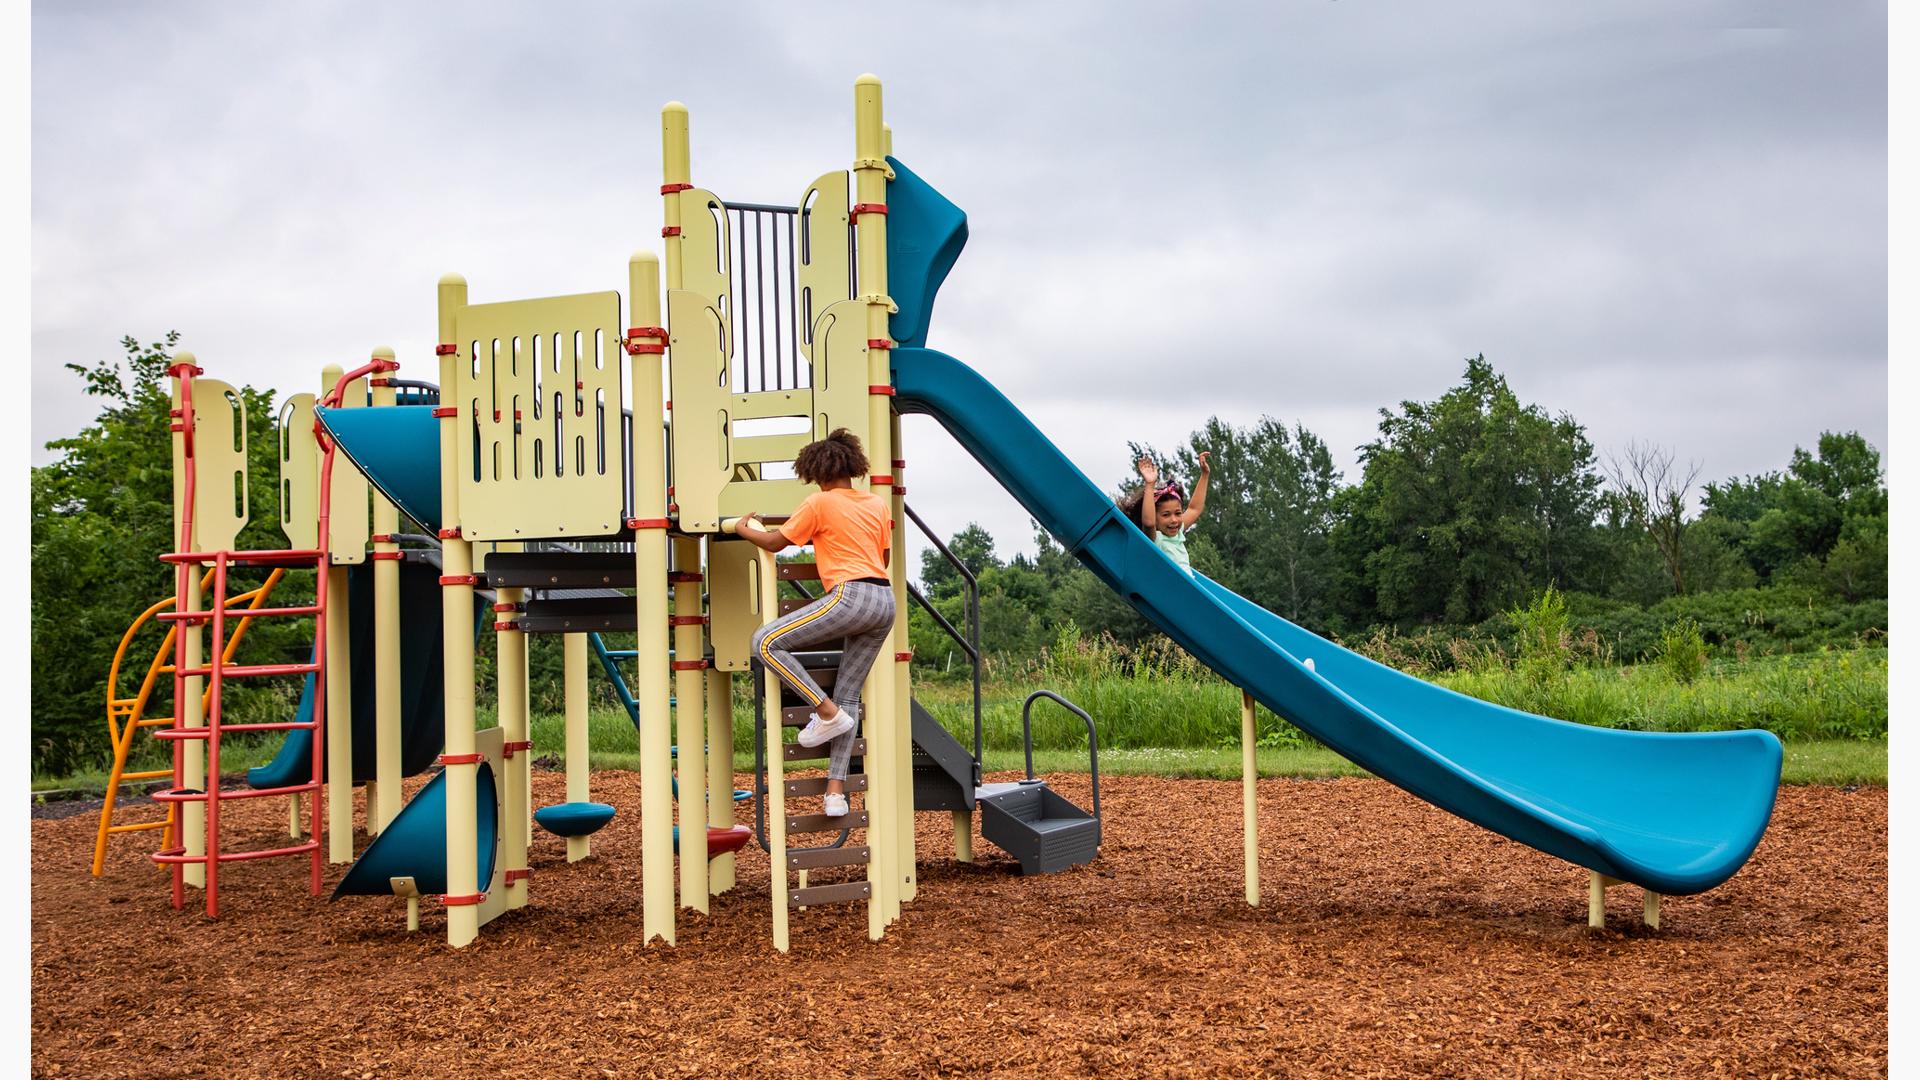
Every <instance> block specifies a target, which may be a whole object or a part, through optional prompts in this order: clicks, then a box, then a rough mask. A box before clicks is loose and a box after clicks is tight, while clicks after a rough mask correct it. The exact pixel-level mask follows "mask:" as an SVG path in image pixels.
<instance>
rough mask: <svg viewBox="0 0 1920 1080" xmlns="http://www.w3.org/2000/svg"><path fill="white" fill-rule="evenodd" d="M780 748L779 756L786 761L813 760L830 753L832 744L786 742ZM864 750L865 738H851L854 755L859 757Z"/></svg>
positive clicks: (865, 748) (865, 750)
mask: <svg viewBox="0 0 1920 1080" xmlns="http://www.w3.org/2000/svg"><path fill="white" fill-rule="evenodd" d="M780 749H781V755H780V756H781V758H782V759H784V760H786V761H813V760H816V759H819V758H823V757H827V756H829V755H831V754H832V753H833V744H832V743H821V744H820V745H819V746H801V745H800V744H799V743H787V744H786V745H784V746H782V747H781V748H780ZM866 752H867V740H865V739H855V740H853V756H854V757H860V756H862V755H864V754H865V753H866Z"/></svg>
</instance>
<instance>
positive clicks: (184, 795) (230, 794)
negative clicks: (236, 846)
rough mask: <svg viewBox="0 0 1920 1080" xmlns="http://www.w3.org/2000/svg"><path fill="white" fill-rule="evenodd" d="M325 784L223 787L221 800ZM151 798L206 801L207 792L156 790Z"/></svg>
mask: <svg viewBox="0 0 1920 1080" xmlns="http://www.w3.org/2000/svg"><path fill="white" fill-rule="evenodd" d="M325 786H326V782H325V781H321V782H320V783H317V784H316V783H313V782H311V781H309V782H307V783H304V784H289V785H288V786H286V787H274V788H251V789H249V788H232V789H228V788H222V789H220V801H221V802H226V801H228V800H229V799H264V798H266V797H267V796H269V795H297V794H300V793H302V792H307V791H319V790H320V789H321V788H323V787H325ZM151 798H152V799H153V801H154V802H170V803H188V802H206V801H207V793H206V792H204V791H198V790H194V789H191V788H187V789H179V788H176V789H175V790H173V791H156V792H154V793H153V795H152V796H151Z"/></svg>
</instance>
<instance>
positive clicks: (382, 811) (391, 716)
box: [296, 345, 400, 834]
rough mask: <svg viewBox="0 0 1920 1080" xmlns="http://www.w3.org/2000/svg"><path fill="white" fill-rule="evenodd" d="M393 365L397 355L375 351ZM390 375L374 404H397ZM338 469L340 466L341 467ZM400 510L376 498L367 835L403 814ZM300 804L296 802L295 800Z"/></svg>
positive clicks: (377, 382) (380, 381) (376, 387)
mask: <svg viewBox="0 0 1920 1080" xmlns="http://www.w3.org/2000/svg"><path fill="white" fill-rule="evenodd" d="M373 358H374V359H375V360H392V359H393V350H392V349H389V348H387V347H386V346H384V345H382V346H380V347H379V348H377V349H375V350H373ZM388 378H389V377H388V376H380V377H377V378H375V379H374V380H373V404H374V405H375V406H376V407H377V406H385V405H392V404H393V402H394V392H393V386H392V384H391V383H390V382H389V381H388ZM335 467H336V468H338V467H340V466H339V465H338V464H336V466H335ZM399 531H400V509H399V508H398V507H396V506H394V505H393V503H392V502H391V501H390V500H388V499H387V497H386V496H384V495H382V494H380V493H379V492H378V491H376V492H374V494H373V710H374V712H373V715H374V721H373V723H374V783H373V786H372V787H371V788H370V789H369V790H370V791H371V792H372V797H371V798H369V799H368V800H367V832H368V833H370V834H374V833H379V832H380V831H381V830H383V829H385V828H386V827H387V823H388V822H389V821H392V820H393V819H394V817H395V815H397V814H399V813H400V545H399V543H398V542H396V541H395V540H394V538H393V534H394V533H396V532H399ZM296 805H297V801H296Z"/></svg>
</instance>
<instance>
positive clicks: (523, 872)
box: [500, 867, 533, 885]
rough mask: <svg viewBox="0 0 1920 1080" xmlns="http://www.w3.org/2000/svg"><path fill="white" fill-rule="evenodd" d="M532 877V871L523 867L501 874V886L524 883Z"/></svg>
mask: <svg viewBox="0 0 1920 1080" xmlns="http://www.w3.org/2000/svg"><path fill="white" fill-rule="evenodd" d="M532 876H533V871H532V870H531V869H529V868H525V867H523V868H521V869H519V870H507V871H504V872H502V873H501V875H500V880H501V882H502V883H503V884H506V885H511V884H513V883H514V882H516V881H525V880H527V879H528V878H530V877H532Z"/></svg>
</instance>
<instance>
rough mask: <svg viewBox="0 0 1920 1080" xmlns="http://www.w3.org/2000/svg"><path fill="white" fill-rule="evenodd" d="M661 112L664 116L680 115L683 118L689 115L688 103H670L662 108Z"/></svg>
mask: <svg viewBox="0 0 1920 1080" xmlns="http://www.w3.org/2000/svg"><path fill="white" fill-rule="evenodd" d="M660 112H661V113H662V114H663V115H664V114H666V113H679V114H680V115H681V116H685V115H687V105H686V102H683V101H669V102H667V103H666V104H665V105H662V106H660Z"/></svg>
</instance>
